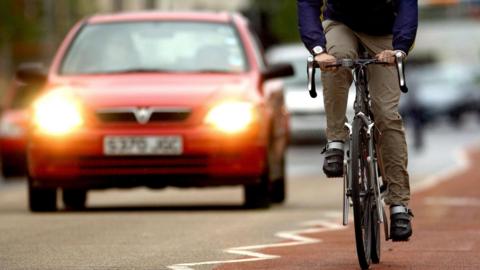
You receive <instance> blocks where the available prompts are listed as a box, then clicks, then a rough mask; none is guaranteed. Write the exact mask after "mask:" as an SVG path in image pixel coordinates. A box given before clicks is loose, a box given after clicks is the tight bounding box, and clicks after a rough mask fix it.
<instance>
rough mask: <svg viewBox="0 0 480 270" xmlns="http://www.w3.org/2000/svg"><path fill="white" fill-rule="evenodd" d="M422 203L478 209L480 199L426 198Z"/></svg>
mask: <svg viewBox="0 0 480 270" xmlns="http://www.w3.org/2000/svg"><path fill="white" fill-rule="evenodd" d="M424 203H425V204H427V205H437V206H458V207H465V206H469V207H480V199H478V198H473V197H427V198H426V199H425V201H424Z"/></svg>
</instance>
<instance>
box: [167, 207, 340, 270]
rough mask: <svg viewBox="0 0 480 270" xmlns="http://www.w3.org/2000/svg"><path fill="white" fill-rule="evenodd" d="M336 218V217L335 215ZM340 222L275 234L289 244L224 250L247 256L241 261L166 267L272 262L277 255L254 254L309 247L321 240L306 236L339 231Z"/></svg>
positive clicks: (186, 269)
mask: <svg viewBox="0 0 480 270" xmlns="http://www.w3.org/2000/svg"><path fill="white" fill-rule="evenodd" d="M336 216H338V215H336ZM339 223H340V222H338V221H335V222H330V221H327V220H314V221H307V222H304V223H302V224H301V225H302V226H308V227H309V228H307V229H301V230H295V231H284V232H278V233H276V234H275V236H276V237H278V238H281V239H284V240H291V241H289V242H282V243H274V244H262V245H253V246H243V247H234V248H229V249H227V250H225V251H224V252H226V253H229V254H234V255H241V256H247V257H249V258H243V259H234V260H223V261H204V262H196V263H180V264H175V265H171V266H168V268H169V269H172V270H193V269H194V268H193V267H195V266H200V265H218V264H230V263H245V262H254V261H263V260H272V259H276V258H279V257H280V256H278V255H272V254H265V253H261V252H255V250H259V249H267V248H279V247H291V246H299V245H309V244H314V243H319V242H321V241H322V239H319V238H312V237H307V236H305V235H306V234H314V233H321V232H327V231H336V230H341V229H343V228H344V227H343V226H341V225H340V224H339Z"/></svg>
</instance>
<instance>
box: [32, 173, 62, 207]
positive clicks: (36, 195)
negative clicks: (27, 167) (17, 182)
mask: <svg viewBox="0 0 480 270" xmlns="http://www.w3.org/2000/svg"><path fill="white" fill-rule="evenodd" d="M28 203H29V207H30V211H32V212H53V211H56V210H57V190H56V189H54V188H53V189H44V188H36V187H33V186H32V185H31V183H30V181H29V182H28Z"/></svg>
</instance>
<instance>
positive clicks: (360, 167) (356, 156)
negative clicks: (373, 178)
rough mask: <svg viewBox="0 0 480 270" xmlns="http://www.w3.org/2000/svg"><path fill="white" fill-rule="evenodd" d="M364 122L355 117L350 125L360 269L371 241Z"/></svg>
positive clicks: (367, 259) (366, 262) (366, 265)
mask: <svg viewBox="0 0 480 270" xmlns="http://www.w3.org/2000/svg"><path fill="white" fill-rule="evenodd" d="M364 126H365V125H364V123H363V122H362V120H361V119H360V118H355V119H354V121H353V126H352V129H353V130H352V145H351V149H350V158H351V166H350V168H351V170H350V174H351V179H352V202H353V217H354V226H355V243H356V248H357V256H358V262H359V264H360V267H361V268H362V269H368V268H369V266H370V262H371V259H372V257H371V255H372V246H373V245H372V243H373V240H374V239H373V238H375V237H374V236H373V229H372V227H374V224H373V222H376V221H374V220H373V211H372V209H374V207H375V205H374V203H373V198H374V196H373V194H372V193H371V192H370V190H371V188H370V182H369V180H368V164H367V160H366V157H367V156H368V147H367V140H366V134H365V129H364Z"/></svg>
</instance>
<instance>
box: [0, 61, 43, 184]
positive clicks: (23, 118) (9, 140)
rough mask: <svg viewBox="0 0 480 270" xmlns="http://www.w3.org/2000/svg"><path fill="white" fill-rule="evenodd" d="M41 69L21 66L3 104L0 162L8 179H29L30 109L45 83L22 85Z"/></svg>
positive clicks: (30, 65) (25, 65)
mask: <svg viewBox="0 0 480 270" xmlns="http://www.w3.org/2000/svg"><path fill="white" fill-rule="evenodd" d="M39 65H40V64H38V63H26V64H23V65H21V66H20V67H19V69H18V72H17V74H16V76H15V79H14V80H12V83H11V85H10V88H9V89H7V92H6V94H5V98H4V100H3V104H2V108H1V112H2V113H1V116H0V160H1V166H2V174H3V176H4V177H5V178H10V177H19V176H25V175H26V172H27V166H26V146H27V135H28V131H27V130H28V123H29V115H30V114H29V105H30V104H31V102H32V101H33V99H34V98H35V95H37V94H38V91H39V89H40V88H41V85H40V83H41V82H39V80H38V79H36V78H32V80H31V81H30V84H26V83H25V82H24V81H22V79H23V78H22V76H23V74H24V72H25V71H27V72H28V71H29V70H31V69H32V68H36V69H38V68H41V67H40V66H39Z"/></svg>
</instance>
